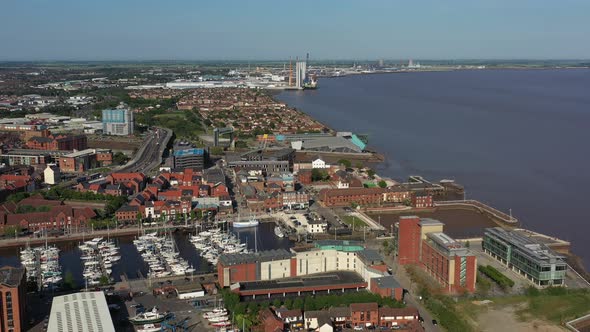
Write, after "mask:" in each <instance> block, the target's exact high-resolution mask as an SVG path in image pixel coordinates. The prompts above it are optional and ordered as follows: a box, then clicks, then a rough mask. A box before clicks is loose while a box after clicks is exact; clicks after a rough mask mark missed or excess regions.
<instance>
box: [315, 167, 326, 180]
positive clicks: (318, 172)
mask: <svg viewBox="0 0 590 332" xmlns="http://www.w3.org/2000/svg"><path fill="white" fill-rule="evenodd" d="M329 178H330V176H329V175H328V172H326V171H325V170H322V169H319V168H314V169H312V170H311V180H312V181H325V180H327V179H329Z"/></svg>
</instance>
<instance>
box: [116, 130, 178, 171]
mask: <svg viewBox="0 0 590 332" xmlns="http://www.w3.org/2000/svg"><path fill="white" fill-rule="evenodd" d="M171 138H172V130H170V129H166V128H156V129H155V130H154V131H153V132H151V133H149V134H148V137H147V138H146V140H145V141H144V143H143V145H142V146H141V147H140V148H139V150H138V151H137V153H136V154H135V156H134V157H133V159H131V160H130V161H129V162H128V163H127V164H125V165H123V166H121V167H120V168H118V169H115V170H114V172H115V173H124V172H141V173H147V172H149V171H151V170H152V169H154V168H156V167H158V165H160V164H161V163H162V155H163V154H164V151H165V149H166V146H167V145H168V142H169V141H170V139H171Z"/></svg>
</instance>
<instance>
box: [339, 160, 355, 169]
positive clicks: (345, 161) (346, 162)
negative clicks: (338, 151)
mask: <svg viewBox="0 0 590 332" xmlns="http://www.w3.org/2000/svg"><path fill="white" fill-rule="evenodd" d="M338 164H340V165H344V167H346V168H351V167H352V163H351V162H350V160H348V159H340V160H338Z"/></svg>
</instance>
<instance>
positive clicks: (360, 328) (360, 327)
mask: <svg viewBox="0 0 590 332" xmlns="http://www.w3.org/2000/svg"><path fill="white" fill-rule="evenodd" d="M353 330H355V331H362V330H363V327H362V326H359V325H357V326H355V327H354V329H353Z"/></svg>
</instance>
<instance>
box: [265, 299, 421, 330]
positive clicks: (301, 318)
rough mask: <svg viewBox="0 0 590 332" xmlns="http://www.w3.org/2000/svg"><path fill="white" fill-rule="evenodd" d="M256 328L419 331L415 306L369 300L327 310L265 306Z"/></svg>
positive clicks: (418, 317)
mask: <svg viewBox="0 0 590 332" xmlns="http://www.w3.org/2000/svg"><path fill="white" fill-rule="evenodd" d="M259 321H260V327H259V330H260V331H264V332H276V331H283V330H284V329H285V328H288V329H290V330H291V331H295V330H298V329H307V330H314V331H319V332H332V331H334V330H338V329H340V328H343V327H345V326H347V325H350V326H359V327H362V328H367V329H373V328H376V327H382V328H387V329H389V328H395V329H399V330H402V329H403V330H405V331H423V328H422V326H421V324H420V313H419V312H418V309H416V308H415V307H406V308H391V307H379V305H378V304H377V303H375V302H372V303H353V304H350V305H349V306H347V307H331V308H329V309H327V310H305V311H302V310H301V309H291V310H288V309H286V308H283V307H281V308H275V309H274V310H273V309H271V308H267V309H264V310H261V311H260V313H259Z"/></svg>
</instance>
